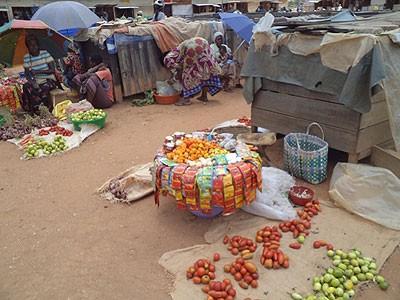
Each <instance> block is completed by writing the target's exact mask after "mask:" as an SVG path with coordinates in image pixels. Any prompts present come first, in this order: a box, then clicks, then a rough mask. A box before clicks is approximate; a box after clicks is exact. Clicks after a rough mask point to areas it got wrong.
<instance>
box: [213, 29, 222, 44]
mask: <svg viewBox="0 0 400 300" xmlns="http://www.w3.org/2000/svg"><path fill="white" fill-rule="evenodd" d="M219 36H221V37H222V39H223V38H224V35H223V34H222V32H219V31H217V32H216V33H214V43H215V40H216V39H217V37H219Z"/></svg>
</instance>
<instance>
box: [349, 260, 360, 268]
mask: <svg viewBox="0 0 400 300" xmlns="http://www.w3.org/2000/svg"><path fill="white" fill-rule="evenodd" d="M350 263H351V265H352V266H353V267H358V261H357V259H352V260H351V261H350Z"/></svg>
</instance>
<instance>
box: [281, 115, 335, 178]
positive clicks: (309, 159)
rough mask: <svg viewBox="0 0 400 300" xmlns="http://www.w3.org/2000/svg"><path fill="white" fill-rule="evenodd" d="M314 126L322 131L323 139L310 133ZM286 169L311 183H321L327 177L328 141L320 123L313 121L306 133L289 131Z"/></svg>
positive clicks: (284, 153)
mask: <svg viewBox="0 0 400 300" xmlns="http://www.w3.org/2000/svg"><path fill="white" fill-rule="evenodd" d="M312 126H317V127H318V128H319V129H320V130H321V133H322V139H321V138H319V137H317V136H314V135H310V134H309V133H310V129H311V127H312ZM283 155H284V158H283V159H284V164H285V169H286V170H287V171H288V172H289V173H290V174H292V175H294V176H296V177H298V178H302V179H304V180H306V181H308V182H309V183H312V184H319V183H321V182H322V181H324V180H325V179H326V177H327V165H328V143H327V142H325V134H324V131H323V129H322V127H321V126H320V125H319V124H318V123H315V122H314V123H311V124H310V125H308V127H307V132H306V133H289V134H288V135H286V136H285V139H284V151H283Z"/></svg>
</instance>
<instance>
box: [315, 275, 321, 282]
mask: <svg viewBox="0 0 400 300" xmlns="http://www.w3.org/2000/svg"><path fill="white" fill-rule="evenodd" d="M320 279H321V278H320V277H318V276H316V277H314V278H313V283H319V282H320Z"/></svg>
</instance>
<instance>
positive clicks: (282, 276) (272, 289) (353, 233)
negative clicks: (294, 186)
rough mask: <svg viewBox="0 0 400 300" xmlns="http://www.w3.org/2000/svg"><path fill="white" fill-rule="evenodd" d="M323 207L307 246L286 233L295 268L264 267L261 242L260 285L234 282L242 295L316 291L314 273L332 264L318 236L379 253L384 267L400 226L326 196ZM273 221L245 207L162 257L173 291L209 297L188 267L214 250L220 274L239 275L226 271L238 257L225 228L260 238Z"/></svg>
mask: <svg viewBox="0 0 400 300" xmlns="http://www.w3.org/2000/svg"><path fill="white" fill-rule="evenodd" d="M322 209H323V211H322V213H321V214H320V215H318V216H316V217H315V218H314V219H313V221H312V232H313V233H312V234H310V236H309V237H308V238H307V239H306V242H305V244H304V246H303V247H302V249H300V250H293V249H290V248H289V247H288V245H289V243H290V242H292V241H293V239H292V237H291V235H290V234H284V237H283V239H282V240H281V244H282V250H283V251H284V252H285V253H286V254H287V255H289V258H290V267H289V269H282V270H267V269H264V268H263V267H261V265H260V263H259V259H260V252H261V250H262V247H260V246H259V247H258V248H257V251H256V255H255V256H254V258H253V262H255V263H256V264H257V267H258V269H259V273H260V279H259V287H258V288H257V289H249V290H243V289H241V288H240V287H239V286H238V285H237V284H236V283H234V285H235V287H236V290H237V292H238V296H237V297H236V299H238V300H242V299H244V298H245V297H250V298H251V299H253V300H256V299H272V300H281V299H282V300H284V299H290V298H289V296H288V294H287V292H291V291H292V289H295V290H296V291H298V292H300V293H304V294H305V293H310V292H311V291H312V284H311V280H312V279H310V278H312V277H313V276H315V275H319V274H321V273H322V272H323V270H324V268H326V267H328V266H329V265H330V261H329V260H328V259H327V257H326V251H325V250H323V249H319V250H315V249H313V248H312V243H313V241H314V240H317V239H323V240H326V241H328V242H330V243H332V244H333V245H334V246H335V248H336V249H339V248H341V249H346V250H348V249H353V248H359V249H360V250H362V252H363V254H364V255H367V256H371V257H375V258H376V260H377V265H378V268H381V267H382V265H383V263H384V262H385V260H386V259H387V258H388V256H389V255H390V254H391V253H392V252H393V250H394V248H395V247H396V246H397V245H398V244H399V241H400V232H399V231H394V230H389V229H386V228H384V227H382V226H380V225H377V224H375V223H372V222H369V221H367V220H364V219H362V218H360V217H358V216H355V215H351V214H349V213H348V212H346V211H344V210H342V209H340V208H335V207H332V205H331V203H329V202H323V204H322ZM273 224H277V222H274V221H269V220H266V219H263V218H259V217H254V216H251V215H247V214H243V216H242V213H240V214H238V215H237V216H231V217H230V218H228V219H222V218H221V220H218V221H217V222H215V225H213V226H212V228H211V229H210V230H209V232H207V233H206V235H205V239H206V241H207V242H209V243H210V244H204V245H196V246H193V247H190V248H186V249H179V250H176V251H172V252H167V253H165V254H164V255H163V256H162V257H161V259H160V261H159V263H160V264H161V265H162V266H163V267H164V268H165V269H166V270H167V271H168V272H170V273H171V274H173V275H175V276H176V278H175V282H174V286H173V290H172V291H171V297H172V299H174V300H188V299H193V300H196V299H206V295H205V294H204V293H203V292H202V291H201V286H199V285H194V284H193V283H192V282H191V281H190V280H186V269H187V268H188V267H189V266H191V265H192V264H193V263H194V261H195V260H197V259H198V258H205V257H208V258H211V257H212V255H213V253H214V252H219V253H220V254H221V260H220V261H219V262H217V263H216V268H217V271H216V275H217V278H216V279H217V280H222V279H223V278H229V279H231V280H233V277H232V276H231V275H230V274H226V273H224V272H223V266H224V265H225V264H227V263H230V262H232V261H233V260H234V259H235V258H234V257H233V256H232V255H231V254H230V253H229V252H228V251H227V250H226V246H225V245H223V244H222V237H223V236H224V235H225V234H228V235H234V234H240V235H244V236H247V237H251V238H253V239H254V237H255V233H256V231H257V230H258V229H259V228H262V227H264V226H266V225H273Z"/></svg>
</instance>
